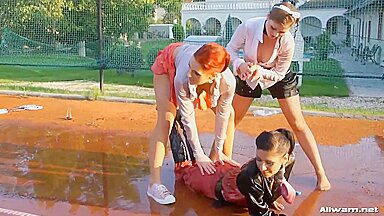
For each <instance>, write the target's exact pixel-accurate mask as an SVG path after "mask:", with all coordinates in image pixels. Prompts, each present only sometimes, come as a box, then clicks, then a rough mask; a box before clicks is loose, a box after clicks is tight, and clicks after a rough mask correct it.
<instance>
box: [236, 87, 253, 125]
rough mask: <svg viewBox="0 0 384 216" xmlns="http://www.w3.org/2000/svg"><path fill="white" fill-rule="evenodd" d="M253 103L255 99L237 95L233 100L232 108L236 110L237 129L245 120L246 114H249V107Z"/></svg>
mask: <svg viewBox="0 0 384 216" xmlns="http://www.w3.org/2000/svg"><path fill="white" fill-rule="evenodd" d="M252 102H253V98H249V97H243V96H240V95H238V94H235V97H234V98H233V102H232V106H233V109H234V110H235V128H236V127H237V125H238V124H239V123H240V122H241V120H243V118H244V116H245V114H247V112H248V109H249V107H250V106H251V104H252Z"/></svg>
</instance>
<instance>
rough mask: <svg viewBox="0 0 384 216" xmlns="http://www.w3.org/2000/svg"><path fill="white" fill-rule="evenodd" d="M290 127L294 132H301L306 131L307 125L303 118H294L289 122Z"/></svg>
mask: <svg viewBox="0 0 384 216" xmlns="http://www.w3.org/2000/svg"><path fill="white" fill-rule="evenodd" d="M291 128H292V130H293V131H295V132H303V131H306V130H307V129H308V128H309V127H308V125H307V123H306V122H305V120H304V119H302V120H296V121H294V122H293V123H292V124H291Z"/></svg>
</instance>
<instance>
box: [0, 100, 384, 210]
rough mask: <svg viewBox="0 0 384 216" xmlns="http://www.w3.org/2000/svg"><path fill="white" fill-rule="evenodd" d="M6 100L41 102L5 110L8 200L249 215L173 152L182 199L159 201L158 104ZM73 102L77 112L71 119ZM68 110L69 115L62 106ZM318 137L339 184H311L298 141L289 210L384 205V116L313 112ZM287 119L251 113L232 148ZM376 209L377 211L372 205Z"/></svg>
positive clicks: (167, 173) (1, 181) (207, 136)
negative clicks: (190, 181)
mask: <svg viewBox="0 0 384 216" xmlns="http://www.w3.org/2000/svg"><path fill="white" fill-rule="evenodd" d="M0 101H1V103H0V108H7V107H14V106H19V105H24V104H37V105H43V106H44V109H43V110H40V111H21V112H17V113H16V112H15V113H10V114H5V115H0V129H1V134H0V149H1V151H0V208H6V209H13V210H17V211H21V212H28V213H33V214H37V215H63V216H65V215H81V216H87V215H247V213H246V211H245V210H244V209H241V208H236V207H233V206H227V207H224V208H220V209H217V208H214V207H213V206H212V202H211V201H210V200H209V199H206V198H204V197H202V196H200V195H198V194H194V193H192V192H191V191H189V190H188V189H187V188H185V186H184V185H182V184H179V183H175V181H174V176H173V162H172V159H171V158H169V157H167V159H166V161H165V163H164V167H163V176H162V177H163V181H164V182H165V184H166V185H167V187H169V188H170V189H172V192H174V193H175V195H176V198H177V202H176V204H174V205H170V206H161V205H158V204H156V203H155V202H154V201H152V200H151V199H149V198H148V197H147V196H146V194H145V192H146V187H147V183H148V174H149V169H148V165H147V152H148V138H147V137H148V132H149V131H150V130H151V129H152V127H153V126H154V120H155V118H156V115H155V109H154V106H148V105H138V104H122V103H105V102H97V101H66V100H56V99H42V98H24V97H6V96H0ZM66 107H71V108H72V111H73V113H74V120H72V121H65V120H63V119H62V117H64V116H65V109H66ZM63 115H64V116H63ZM212 119H213V115H212V114H211V113H207V112H198V123H199V128H200V130H201V131H203V133H202V134H201V140H202V143H204V145H205V148H206V149H208V147H209V144H210V143H212V139H213V136H212V134H211V133H208V132H207V131H212V129H213V125H212ZM307 120H308V123H309V125H310V126H311V128H312V129H313V131H314V134H315V135H316V138H317V140H318V141H319V143H320V144H322V145H320V146H319V148H320V151H321V155H322V158H323V162H324V166H325V168H326V170H327V173H328V175H329V177H330V180H331V182H332V184H333V188H332V190H331V191H329V192H320V193H319V192H313V191H312V189H313V188H314V185H315V184H316V182H315V181H316V179H315V178H314V174H313V170H312V168H311V166H310V164H309V162H308V160H307V159H306V157H305V156H304V154H303V152H302V150H301V149H300V147H298V148H296V150H295V151H296V157H297V162H296V165H295V168H294V170H293V176H292V179H291V182H292V184H293V186H294V187H295V188H296V189H297V190H299V191H301V192H302V196H298V197H297V198H296V201H295V203H294V205H285V206H286V209H285V210H284V212H285V213H286V214H287V215H325V214H321V213H319V210H320V208H321V207H328V206H329V207H379V208H380V209H381V211H382V212H383V211H384V206H383V202H382V201H383V200H384V178H383V176H384V131H383V129H384V123H383V122H379V121H363V120H351V119H332V118H321V117H307ZM277 127H287V124H286V122H285V120H284V118H283V117H282V116H281V115H278V116H273V117H268V118H255V117H252V116H247V117H246V119H245V120H244V123H242V124H241V125H240V127H239V130H238V132H237V133H236V138H235V142H236V143H235V147H234V158H235V159H236V160H238V161H239V162H245V161H246V160H248V158H250V157H252V156H253V154H254V151H255V149H254V144H253V142H254V140H253V137H254V136H255V135H256V134H258V133H260V132H261V131H262V130H264V129H265V130H271V129H275V128H277ZM374 215H377V214H374Z"/></svg>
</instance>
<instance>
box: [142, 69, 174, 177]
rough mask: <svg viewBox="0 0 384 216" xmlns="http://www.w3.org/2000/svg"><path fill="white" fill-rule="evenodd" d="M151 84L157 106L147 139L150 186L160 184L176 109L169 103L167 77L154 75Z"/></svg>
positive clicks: (169, 95) (169, 94)
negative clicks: (155, 118)
mask: <svg viewBox="0 0 384 216" xmlns="http://www.w3.org/2000/svg"><path fill="white" fill-rule="evenodd" d="M153 84H154V89H155V97H156V105H157V122H156V126H155V128H154V130H153V131H152V133H151V135H150V139H149V167H150V172H151V176H150V184H154V183H159V184H161V176H160V171H161V167H162V165H163V160H164V156H165V146H166V145H167V143H168V136H169V133H170V130H171V127H172V124H173V121H174V119H175V115H176V107H175V105H174V104H173V103H171V101H170V98H171V93H170V82H169V77H168V75H154V77H153Z"/></svg>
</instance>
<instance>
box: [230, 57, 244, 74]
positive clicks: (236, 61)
mask: <svg viewBox="0 0 384 216" xmlns="http://www.w3.org/2000/svg"><path fill="white" fill-rule="evenodd" d="M242 63H245V61H244V59H241V58H238V59H236V60H234V61H233V63H232V65H233V74H234V75H235V76H237V75H238V74H237V69H238V68H239V67H240V65H241V64H242Z"/></svg>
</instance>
